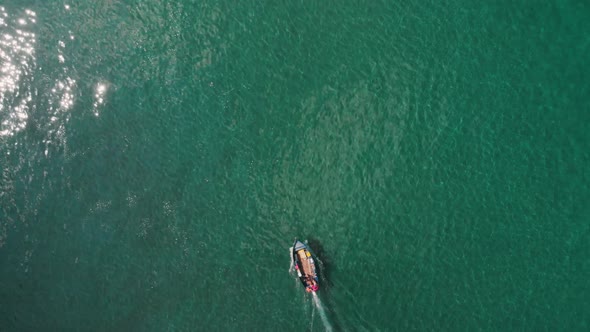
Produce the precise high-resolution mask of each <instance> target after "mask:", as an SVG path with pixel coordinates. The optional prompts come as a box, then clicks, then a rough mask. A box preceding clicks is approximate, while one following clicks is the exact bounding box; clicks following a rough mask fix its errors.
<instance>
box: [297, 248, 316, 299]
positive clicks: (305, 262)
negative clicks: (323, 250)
mask: <svg viewBox="0 0 590 332" xmlns="http://www.w3.org/2000/svg"><path fill="white" fill-rule="evenodd" d="M292 255H293V262H295V271H297V276H298V277H299V280H301V282H302V283H303V286H305V290H306V291H307V292H308V293H309V292H317V291H318V289H319V287H320V284H319V281H320V280H319V278H318V273H317V270H316V266H315V262H314V260H313V257H312V256H311V251H309V248H308V247H307V245H305V243H303V242H301V241H299V240H297V239H295V243H293V253H292Z"/></svg>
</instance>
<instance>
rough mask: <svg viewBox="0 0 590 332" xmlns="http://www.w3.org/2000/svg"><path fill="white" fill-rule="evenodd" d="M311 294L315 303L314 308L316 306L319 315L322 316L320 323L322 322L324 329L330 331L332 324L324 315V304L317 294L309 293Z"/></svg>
mask: <svg viewBox="0 0 590 332" xmlns="http://www.w3.org/2000/svg"><path fill="white" fill-rule="evenodd" d="M311 294H312V295H313V302H314V303H315V306H316V308H318V312H319V313H320V317H321V318H322V323H324V328H326V331H330V332H331V331H332V330H333V329H332V324H330V321H329V320H328V316H326V311H325V310H324V306H323V305H322V301H321V300H320V298H319V297H318V294H316V293H311Z"/></svg>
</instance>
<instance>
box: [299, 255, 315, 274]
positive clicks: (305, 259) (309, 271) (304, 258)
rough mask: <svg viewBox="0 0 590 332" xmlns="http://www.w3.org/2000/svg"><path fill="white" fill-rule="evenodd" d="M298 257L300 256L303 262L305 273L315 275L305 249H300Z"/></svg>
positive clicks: (302, 267)
mask: <svg viewBox="0 0 590 332" xmlns="http://www.w3.org/2000/svg"><path fill="white" fill-rule="evenodd" d="M297 257H299V261H300V262H301V265H302V266H301V269H302V270H303V271H302V272H303V274H305V275H313V267H312V266H311V264H310V262H309V259H308V257H307V256H306V255H305V250H299V251H298V252H297Z"/></svg>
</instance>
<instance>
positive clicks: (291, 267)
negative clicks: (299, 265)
mask: <svg viewBox="0 0 590 332" xmlns="http://www.w3.org/2000/svg"><path fill="white" fill-rule="evenodd" d="M292 253H293V247H291V248H289V257H291V265H290V266H289V273H291V272H292V271H295V269H294V267H295V261H294V260H293V255H292Z"/></svg>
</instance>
